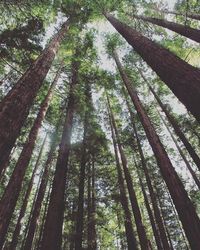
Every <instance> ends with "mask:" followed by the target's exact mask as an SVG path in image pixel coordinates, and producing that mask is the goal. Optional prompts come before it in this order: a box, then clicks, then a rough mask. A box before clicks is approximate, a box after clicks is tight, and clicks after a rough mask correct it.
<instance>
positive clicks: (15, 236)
mask: <svg viewBox="0 0 200 250" xmlns="http://www.w3.org/2000/svg"><path fill="white" fill-rule="evenodd" d="M46 139H47V134H46V137H45V139H44V141H43V143H42V146H41V149H40V152H39V155H38V158H37V161H36V163H35V167H34V169H33V173H32V176H31V179H30V181H29V184H28V188H27V190H26V194H25V197H24V200H23V204H22V207H21V209H20V213H19V216H18V219H17V224H16V226H15V230H14V233H13V236H12V242H11V244H10V247H9V250H15V249H16V247H17V243H18V237H19V234H20V230H21V221H22V219H23V217H24V215H25V212H26V208H27V205H28V200H29V196H30V193H31V190H32V187H33V181H34V177H35V173H36V171H37V169H38V166H39V163H40V159H41V156H42V153H43V150H44V146H45V143H46Z"/></svg>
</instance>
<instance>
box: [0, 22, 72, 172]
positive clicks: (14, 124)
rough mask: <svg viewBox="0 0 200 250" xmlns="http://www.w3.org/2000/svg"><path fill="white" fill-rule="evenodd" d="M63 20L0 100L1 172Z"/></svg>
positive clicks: (61, 33) (49, 61)
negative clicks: (35, 58)
mask: <svg viewBox="0 0 200 250" xmlns="http://www.w3.org/2000/svg"><path fill="white" fill-rule="evenodd" d="M68 25H69V21H66V22H65V23H64V24H63V25H62V27H61V29H60V30H59V31H58V33H57V34H56V35H55V36H54V37H53V39H52V40H51V42H50V43H49V45H48V46H47V48H46V49H45V50H44V51H43V52H42V54H41V55H40V56H39V57H38V58H37V60H36V61H35V62H34V63H33V64H32V65H31V67H30V68H29V69H28V70H27V71H26V72H25V73H24V75H23V76H22V77H21V78H20V79H19V81H18V82H17V83H16V85H15V86H14V88H13V89H12V90H11V91H10V92H9V93H8V95H7V96H6V97H5V98H4V100H3V101H2V102H1V104H0V156H1V157H0V172H1V171H2V169H3V168H4V164H6V163H7V161H8V159H9V155H10V152H11V150H12V148H13V146H14V144H15V141H16V139H17V137H18V136H19V134H20V131H21V128H22V126H23V125H24V122H25V120H26V118H27V116H28V114H29V110H30V108H31V106H32V104H33V101H34V99H35V97H36V95H37V93H38V90H39V89H40V87H41V85H42V82H43V80H44V79H45V77H46V75H47V73H48V71H49V69H50V67H51V64H52V62H53V60H54V57H55V55H56V53H57V51H58V48H59V46H60V43H61V42H62V40H63V39H64V36H65V34H66V32H67V30H68Z"/></svg>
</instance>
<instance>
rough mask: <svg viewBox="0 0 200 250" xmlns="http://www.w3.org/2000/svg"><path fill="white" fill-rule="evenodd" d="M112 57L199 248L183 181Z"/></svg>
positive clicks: (199, 232) (198, 225)
mask: <svg viewBox="0 0 200 250" xmlns="http://www.w3.org/2000/svg"><path fill="white" fill-rule="evenodd" d="M114 58H115V61H116V64H117V67H118V69H119V72H120V75H121V77H122V80H123V82H124V84H125V86H126V88H127V90H128V93H129V95H130V97H131V99H132V102H133V104H134V106H135V108H136V110H137V113H138V116H139V118H140V121H141V123H142V125H143V128H144V130H145V132H146V135H147V138H148V140H149V143H150V145H151V147H152V150H153V152H154V155H155V157H156V160H157V164H158V166H159V168H160V171H161V174H162V176H163V179H164V180H165V182H166V185H167V187H168V189H169V192H170V195H171V197H172V199H173V202H174V204H175V207H176V210H177V212H178V215H179V218H180V220H181V222H182V225H183V228H184V230H185V233H186V236H187V238H188V241H189V242H190V245H191V247H192V248H193V249H198V248H200V242H199V237H200V220H199V218H198V215H197V213H196V211H195V208H194V206H193V204H192V202H191V200H190V199H189V197H188V195H187V192H186V191H185V189H184V186H183V183H182V182H181V180H180V179H179V177H178V175H177V173H176V171H175V169H174V167H173V165H172V163H171V161H170V159H169V157H168V155H167V153H166V151H165V149H164V147H163V145H162V143H161V141H160V139H159V137H158V135H157V134H156V131H155V129H154V127H153V125H152V123H151V121H150V119H149V117H148V115H147V114H146V112H145V110H144V108H143V106H142V103H141V102H140V100H139V98H138V95H137V93H136V91H135V89H134V87H133V86H132V84H131V82H130V80H129V78H128V76H127V75H126V73H125V71H124V69H123V67H122V65H121V63H120V61H119V58H118V56H117V54H116V53H115V54H114ZM191 225H192V226H191Z"/></svg>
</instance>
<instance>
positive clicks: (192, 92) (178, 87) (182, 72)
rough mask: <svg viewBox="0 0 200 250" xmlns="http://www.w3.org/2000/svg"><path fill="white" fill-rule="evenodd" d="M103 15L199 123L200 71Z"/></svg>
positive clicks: (115, 20) (124, 25)
mask: <svg viewBox="0 0 200 250" xmlns="http://www.w3.org/2000/svg"><path fill="white" fill-rule="evenodd" d="M104 15H105V16H106V18H107V19H108V21H110V22H111V24H112V25H113V26H114V27H115V28H116V30H117V31H118V32H119V33H120V34H121V35H122V36H123V37H124V38H125V39H126V40H127V42H128V43H129V44H130V45H131V46H132V47H133V48H134V50H136V52H137V53H138V54H139V55H140V56H141V57H142V58H143V59H144V60H145V61H146V63H147V64H148V65H149V66H150V67H151V68H152V69H153V70H154V71H155V72H156V73H157V74H158V76H159V77H160V78H161V80H163V81H164V82H165V83H166V84H167V86H168V87H169V88H170V89H171V90H172V92H173V93H174V94H175V95H176V96H177V98H178V99H179V100H180V101H181V102H182V103H183V104H184V105H185V106H186V108H187V109H188V110H189V111H190V112H191V113H192V114H193V115H194V116H195V117H196V119H197V120H198V121H199V120H200V114H199V109H198V103H199V97H200V94H199V92H200V88H199V78H200V71H199V70H198V69H197V68H195V67H193V66H191V65H189V64H187V63H186V62H184V61H183V60H181V59H180V58H178V57H177V56H175V55H174V54H173V53H171V52H170V51H168V50H167V49H165V48H163V47H161V46H159V45H158V44H156V43H155V42H152V41H151V40H149V39H148V38H146V37H145V36H143V35H141V34H140V33H139V32H137V31H136V30H134V29H133V28H131V27H129V26H128V25H126V24H124V23H122V22H120V21H118V20H117V19H116V18H115V17H113V16H111V15H110V14H107V13H105V14H104ZM172 65H173V67H172ZM189 82H190V83H192V84H189Z"/></svg>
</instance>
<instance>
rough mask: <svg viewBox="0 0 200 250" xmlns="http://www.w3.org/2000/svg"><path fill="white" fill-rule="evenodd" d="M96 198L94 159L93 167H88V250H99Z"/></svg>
mask: <svg viewBox="0 0 200 250" xmlns="http://www.w3.org/2000/svg"><path fill="white" fill-rule="evenodd" d="M95 217H96V197H95V169H94V159H92V169H91V165H90V164H89V166H88V227H87V231H88V239H87V241H88V250H96V249H97V240H96V220H95Z"/></svg>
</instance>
